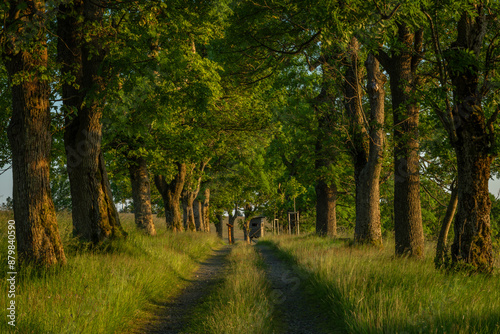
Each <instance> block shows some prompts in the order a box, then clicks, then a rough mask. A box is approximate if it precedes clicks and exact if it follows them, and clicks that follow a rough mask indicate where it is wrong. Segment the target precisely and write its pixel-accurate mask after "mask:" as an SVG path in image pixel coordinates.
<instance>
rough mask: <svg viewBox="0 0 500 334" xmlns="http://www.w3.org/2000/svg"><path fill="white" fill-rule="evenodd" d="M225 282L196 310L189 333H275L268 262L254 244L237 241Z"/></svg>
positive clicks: (274, 315) (229, 258)
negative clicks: (266, 265)
mask: <svg viewBox="0 0 500 334" xmlns="http://www.w3.org/2000/svg"><path fill="white" fill-rule="evenodd" d="M228 261H229V265H228V269H227V273H226V276H225V277H224V280H223V282H222V283H221V284H220V285H219V286H218V287H217V288H216V289H215V291H214V292H213V293H211V294H210V295H209V296H208V297H207V299H206V300H205V302H204V303H203V304H202V305H200V306H199V307H198V309H197V310H195V312H194V314H195V315H196V316H195V318H193V319H192V322H191V324H190V326H189V328H188V330H187V331H186V333H207V334H210V333H213V334H221V333H226V334H229V333H234V334H241V333H262V334H264V333H275V332H276V328H277V326H278V324H277V321H276V320H277V319H276V314H275V313H276V312H275V309H274V304H273V303H272V302H271V299H270V295H271V294H270V293H271V288H270V285H269V282H268V281H267V279H266V273H265V267H264V266H265V264H264V262H263V260H262V258H261V257H260V255H259V254H257V252H256V251H255V249H254V247H252V246H248V245H246V244H244V243H241V244H240V243H238V244H237V245H236V246H235V247H234V248H233V250H232V252H231V254H230V255H229V257H228Z"/></svg>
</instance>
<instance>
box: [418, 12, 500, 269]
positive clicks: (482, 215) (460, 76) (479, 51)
mask: <svg viewBox="0 0 500 334" xmlns="http://www.w3.org/2000/svg"><path fill="white" fill-rule="evenodd" d="M432 9H433V11H435V13H437V11H438V10H439V11H441V10H442V9H443V8H440V7H439V6H437V5H436V7H435V8H432ZM458 11H459V13H460V18H459V20H458V22H456V23H455V24H456V27H455V29H456V35H455V36H456V38H455V41H453V42H452V43H451V44H449V45H448V46H446V45H445V44H443V41H442V32H441V29H440V27H439V25H438V24H439V21H438V18H437V16H436V15H434V17H433V16H431V15H430V14H429V13H428V12H425V14H426V15H427V18H428V19H429V22H430V24H431V29H432V39H433V47H434V52H435V55H436V59H437V64H438V73H439V82H440V84H441V88H442V89H443V90H444V92H445V93H444V94H441V95H440V96H444V98H443V99H442V101H439V103H437V102H436V103H435V104H434V106H435V111H436V113H437V114H438V116H439V118H440V120H441V122H442V124H443V126H444V128H445V129H446V131H447V132H448V137H449V139H450V141H451V144H452V146H453V148H454V150H455V153H456V156H457V192H458V194H457V196H458V203H457V209H456V215H455V220H454V230H455V237H454V241H453V244H452V246H451V255H452V262H453V263H454V264H455V265H458V266H461V265H463V267H467V268H469V269H472V270H474V271H480V272H487V273H489V272H491V271H492V270H493V250H492V243H491V221H490V210H491V200H490V195H489V191H488V180H489V178H490V166H491V162H492V160H493V158H494V156H495V155H496V152H495V149H494V147H495V129H494V127H493V124H494V122H495V120H496V118H497V115H498V113H499V112H500V108H498V101H495V99H494V98H493V99H492V98H491V96H495V93H496V92H498V90H496V92H495V90H494V89H492V86H491V81H492V80H494V79H493V78H494V74H493V73H494V69H495V61H494V56H493V55H494V54H495V52H497V51H496V50H498V33H497V32H498V20H497V19H496V17H495V15H494V14H493V13H495V14H498V8H496V7H495V6H490V5H488V4H482V3H477V2H472V3H469V2H467V3H465V4H462V3H460V4H459V8H458ZM451 29H452V28H451ZM450 81H451V85H450ZM450 87H452V88H450ZM450 90H452V92H453V98H452V101H450V99H449V95H447V92H449V91H450ZM490 94H491V95H490ZM486 111H489V113H490V116H489V117H487V114H486Z"/></svg>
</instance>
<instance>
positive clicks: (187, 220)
mask: <svg viewBox="0 0 500 334" xmlns="http://www.w3.org/2000/svg"><path fill="white" fill-rule="evenodd" d="M182 207H183V210H184V217H183V226H184V228H185V229H186V230H190V231H197V230H198V226H197V225H196V224H197V223H196V217H195V212H194V210H195V209H194V195H193V192H191V191H188V190H184V191H183V195H182Z"/></svg>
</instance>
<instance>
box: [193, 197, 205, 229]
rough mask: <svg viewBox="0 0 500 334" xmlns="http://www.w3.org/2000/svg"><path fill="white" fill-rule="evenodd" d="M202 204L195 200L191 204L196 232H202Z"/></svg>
mask: <svg viewBox="0 0 500 334" xmlns="http://www.w3.org/2000/svg"><path fill="white" fill-rule="evenodd" d="M201 210H202V204H201V203H200V201H198V200H197V199H196V200H194V202H193V216H194V221H195V224H196V231H204V230H205V227H204V225H203V224H204V222H203V214H202V212H201Z"/></svg>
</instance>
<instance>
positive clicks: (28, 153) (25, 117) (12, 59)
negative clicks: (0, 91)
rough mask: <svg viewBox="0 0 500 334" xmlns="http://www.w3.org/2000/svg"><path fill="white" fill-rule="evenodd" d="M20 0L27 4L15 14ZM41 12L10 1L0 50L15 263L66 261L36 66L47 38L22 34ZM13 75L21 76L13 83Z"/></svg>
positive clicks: (42, 62)
mask: <svg viewBox="0 0 500 334" xmlns="http://www.w3.org/2000/svg"><path fill="white" fill-rule="evenodd" d="M23 3H24V5H26V6H27V7H26V8H25V9H22V10H21V12H20V13H16V12H17V10H18V6H19V5H21V4H23ZM16 14H17V15H19V18H18V17H16ZM44 15H45V3H44V2H43V1H27V2H24V1H10V11H9V13H8V14H6V17H5V19H6V20H5V22H4V24H5V26H4V29H5V30H4V31H3V33H4V34H6V35H7V36H8V38H7V42H6V43H5V44H4V45H2V46H1V49H2V51H3V52H2V58H3V60H4V63H5V66H6V68H7V72H8V75H9V82H10V86H11V90H12V118H11V120H10V124H9V127H8V129H7V134H8V138H9V142H10V146H11V149H12V175H13V184H14V189H13V199H14V219H15V232H16V234H15V235H16V239H17V254H18V258H19V260H20V261H21V262H32V263H35V264H38V265H42V266H52V265H55V264H57V263H59V264H64V263H66V257H65V254H64V250H63V245H62V243H61V238H60V235H59V229H58V226H57V221H56V213H55V209H54V203H53V202H52V196H51V192H50V181H49V165H50V147H51V135H50V104H49V95H50V87H49V82H48V81H47V80H42V78H41V77H40V76H41V74H42V73H40V72H39V71H40V67H44V68H47V63H48V55H47V43H46V38H47V37H46V35H45V32H44V31H41V30H40V31H38V32H37V33H36V34H35V35H32V36H30V35H29V34H30V33H31V31H30V32H28V35H26V34H25V31H26V30H25V29H26V28H27V27H28V26H32V27H35V28H37V27H39V25H44V24H45V23H44V20H45V16H44ZM18 20H19V21H18ZM33 46H34V49H30V48H31V47H33ZM33 72H35V73H33ZM28 73H31V74H30V75H28ZM15 78H16V79H15ZM19 78H24V79H23V80H21V81H20V82H18V79H19ZM11 231H14V230H9V233H11ZM5 233H7V231H5Z"/></svg>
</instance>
